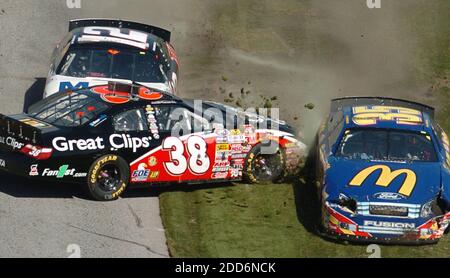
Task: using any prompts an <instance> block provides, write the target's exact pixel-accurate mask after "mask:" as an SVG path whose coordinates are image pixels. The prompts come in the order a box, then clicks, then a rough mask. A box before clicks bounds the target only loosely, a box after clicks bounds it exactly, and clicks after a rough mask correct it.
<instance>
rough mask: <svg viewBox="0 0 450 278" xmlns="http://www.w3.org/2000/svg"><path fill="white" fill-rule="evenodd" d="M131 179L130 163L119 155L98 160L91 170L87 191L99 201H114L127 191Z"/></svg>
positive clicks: (106, 156)
mask: <svg viewBox="0 0 450 278" xmlns="http://www.w3.org/2000/svg"><path fill="white" fill-rule="evenodd" d="M129 179H130V170H129V167H128V163H127V162H126V161H125V160H124V159H123V158H121V157H119V156H117V155H105V156H102V157H100V158H98V159H97V160H96V161H94V163H93V164H92V166H91V168H90V169H89V175H88V181H87V184H86V188H85V189H86V191H87V193H88V194H89V196H90V197H92V198H93V199H95V200H98V201H112V200H116V199H117V198H119V196H120V195H121V194H122V193H123V192H124V191H125V188H126V187H127V185H128V181H129Z"/></svg>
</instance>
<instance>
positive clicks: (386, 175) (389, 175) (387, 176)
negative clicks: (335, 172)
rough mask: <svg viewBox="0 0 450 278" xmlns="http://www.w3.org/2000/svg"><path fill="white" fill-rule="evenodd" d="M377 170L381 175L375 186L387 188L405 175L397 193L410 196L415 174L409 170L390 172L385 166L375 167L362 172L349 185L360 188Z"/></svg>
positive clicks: (414, 183) (415, 178)
mask: <svg viewBox="0 0 450 278" xmlns="http://www.w3.org/2000/svg"><path fill="white" fill-rule="evenodd" d="M377 170H381V174H380V176H379V177H378V180H377V181H376V182H375V184H376V185H378V186H383V187H388V186H389V185H390V184H391V183H392V182H393V181H394V180H395V179H396V178H397V177H398V176H400V175H402V174H405V175H406V179H405V181H404V182H403V184H402V186H401V187H400V190H399V191H398V193H400V194H402V195H405V196H410V195H411V193H412V191H413V190H414V187H415V186H416V183H417V176H416V173H414V172H413V171H411V170H409V169H399V170H395V171H392V170H391V168H389V167H388V166H386V165H375V166H371V167H368V168H366V169H364V170H362V171H361V172H359V173H358V174H357V175H356V176H355V177H354V178H353V179H352V180H351V181H350V184H349V185H350V186H361V185H362V184H363V183H364V181H365V180H366V179H367V178H368V177H369V176H370V175H371V174H372V173H373V172H375V171H377Z"/></svg>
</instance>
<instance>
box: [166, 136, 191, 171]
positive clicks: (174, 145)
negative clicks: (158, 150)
mask: <svg viewBox="0 0 450 278" xmlns="http://www.w3.org/2000/svg"><path fill="white" fill-rule="evenodd" d="M162 149H163V150H165V151H169V156H170V161H169V162H164V166H165V167H166V169H167V172H169V173H170V174H172V175H175V176H178V175H181V174H183V173H184V172H185V171H186V169H187V161H186V158H185V157H184V155H183V153H184V145H183V142H182V141H181V140H180V139H178V138H176V137H168V138H166V139H165V140H164V142H163V144H162Z"/></svg>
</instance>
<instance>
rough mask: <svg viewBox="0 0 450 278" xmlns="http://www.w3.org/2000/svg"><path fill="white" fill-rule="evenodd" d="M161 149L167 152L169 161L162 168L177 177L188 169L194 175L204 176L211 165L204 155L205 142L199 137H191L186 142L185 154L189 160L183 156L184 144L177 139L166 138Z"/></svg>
mask: <svg viewBox="0 0 450 278" xmlns="http://www.w3.org/2000/svg"><path fill="white" fill-rule="evenodd" d="M162 149H163V150H165V151H169V156H170V161H168V162H164V166H165V168H166V170H167V172H169V173H170V174H172V175H175V176H179V175H181V174H183V173H185V172H186V170H187V169H188V168H189V170H190V172H191V173H192V174H194V175H202V174H205V173H206V172H207V171H208V169H209V166H210V164H211V162H210V160H209V157H208V154H207V153H206V142H205V140H204V139H203V138H202V137H200V136H191V137H189V138H188V140H187V153H188V155H189V159H186V157H185V156H184V144H183V142H182V141H181V140H180V139H179V138H177V137H168V138H166V139H165V140H164V142H163V144H162Z"/></svg>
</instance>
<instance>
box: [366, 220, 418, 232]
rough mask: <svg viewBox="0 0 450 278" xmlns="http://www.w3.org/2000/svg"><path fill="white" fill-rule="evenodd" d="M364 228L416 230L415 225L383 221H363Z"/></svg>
mask: <svg viewBox="0 0 450 278" xmlns="http://www.w3.org/2000/svg"><path fill="white" fill-rule="evenodd" d="M364 226H369V227H379V228H395V229H404V230H414V229H415V228H416V224H415V223H400V222H384V221H372V220H366V221H364Z"/></svg>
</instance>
